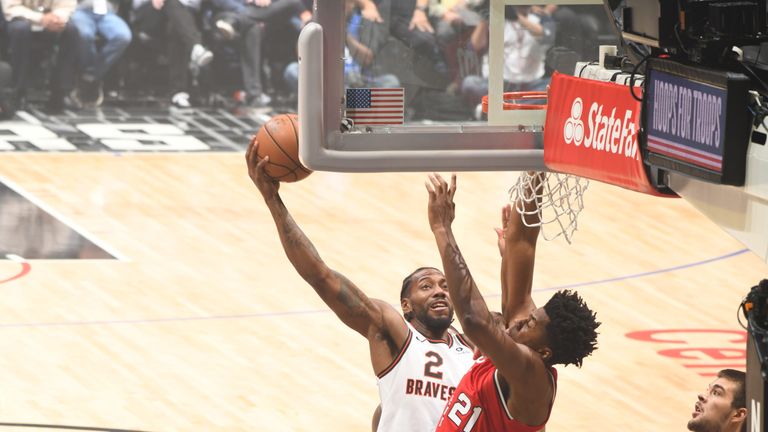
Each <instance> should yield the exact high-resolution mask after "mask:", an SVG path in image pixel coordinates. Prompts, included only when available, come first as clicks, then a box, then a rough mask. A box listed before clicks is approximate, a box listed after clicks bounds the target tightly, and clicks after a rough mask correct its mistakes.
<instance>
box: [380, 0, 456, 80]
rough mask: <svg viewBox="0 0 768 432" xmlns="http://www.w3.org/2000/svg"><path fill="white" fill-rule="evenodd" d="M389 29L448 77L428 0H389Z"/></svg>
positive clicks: (393, 34) (444, 76) (440, 73)
mask: <svg viewBox="0 0 768 432" xmlns="http://www.w3.org/2000/svg"><path fill="white" fill-rule="evenodd" d="M391 1H392V7H391V18H390V25H389V29H390V32H391V33H392V36H394V37H396V38H397V39H399V40H401V41H402V42H403V43H404V44H405V45H406V46H407V47H409V48H411V49H413V50H414V51H415V52H416V53H417V54H419V55H421V56H424V57H425V58H427V59H429V61H430V62H431V63H432V65H433V68H434V71H435V72H436V73H437V74H438V75H439V76H440V77H443V78H448V75H449V70H448V65H447V64H446V62H445V59H444V58H443V55H442V53H441V51H440V47H439V46H438V42H437V38H436V36H435V29H434V27H433V25H432V22H430V18H429V13H428V12H429V1H430V0H391Z"/></svg>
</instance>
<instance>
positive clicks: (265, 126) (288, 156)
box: [264, 122, 301, 166]
mask: <svg viewBox="0 0 768 432" xmlns="http://www.w3.org/2000/svg"><path fill="white" fill-rule="evenodd" d="M291 125H293V122H291ZM294 130H295V129H294ZM264 132H266V133H267V135H269V138H270V139H271V140H272V142H273V143H275V146H276V147H277V148H279V149H280V152H282V153H283V154H284V155H285V157H287V158H288V160H290V161H291V162H293V164H294V165H296V166H301V163H299V162H298V161H296V160H294V159H293V157H291V155H290V154H288V152H287V151H285V149H284V148H283V146H281V145H280V143H278V142H277V140H276V139H275V137H274V136H272V132H271V131H270V130H269V127H268V124H265V125H264ZM297 143H298V141H297Z"/></svg>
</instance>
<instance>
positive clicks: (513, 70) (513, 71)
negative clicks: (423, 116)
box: [462, 6, 555, 104]
mask: <svg viewBox="0 0 768 432" xmlns="http://www.w3.org/2000/svg"><path fill="white" fill-rule="evenodd" d="M550 11H551V8H540V7H531V6H507V8H506V10H505V14H506V20H505V22H504V71H503V77H504V91H505V92H517V91H538V90H546V88H547V85H548V84H549V78H548V77H546V76H545V67H544V66H545V65H544V63H545V57H546V53H547V50H548V49H549V47H550V46H552V42H553V41H554V37H555V24H554V21H552V19H551V18H550V15H549V13H550ZM471 46H472V47H473V48H474V49H476V50H478V51H485V50H487V47H488V23H487V21H483V22H481V24H479V25H478V26H477V27H476V29H475V32H474V34H473V35H472V37H471ZM483 75H484V76H468V77H466V78H465V79H464V81H463V83H462V95H463V96H464V97H465V98H466V99H467V100H468V101H469V102H470V103H475V104H479V103H480V98H481V97H482V96H484V95H486V94H488V76H487V71H484V74H483ZM521 103H524V102H521ZM532 103H538V101H533V102H532Z"/></svg>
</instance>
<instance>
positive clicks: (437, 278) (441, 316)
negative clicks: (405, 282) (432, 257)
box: [408, 269, 453, 330]
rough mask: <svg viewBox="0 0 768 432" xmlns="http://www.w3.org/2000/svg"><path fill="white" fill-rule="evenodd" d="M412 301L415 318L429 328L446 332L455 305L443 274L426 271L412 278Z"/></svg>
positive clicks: (436, 271)
mask: <svg viewBox="0 0 768 432" xmlns="http://www.w3.org/2000/svg"><path fill="white" fill-rule="evenodd" d="M411 280H412V282H411V288H410V295H409V296H408V299H409V300H410V304H411V308H413V316H414V318H415V319H418V320H419V321H421V322H422V323H424V324H425V325H426V326H427V327H430V328H433V329H436V330H445V329H446V328H448V326H449V325H450V324H451V320H452V319H453V304H452V303H451V299H450V298H449V297H448V284H447V283H446V281H445V276H444V275H443V273H442V272H440V271H438V270H435V269H424V270H421V271H420V272H418V273H416V274H415V275H413V277H412V278H411Z"/></svg>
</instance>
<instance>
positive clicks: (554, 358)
mask: <svg viewBox="0 0 768 432" xmlns="http://www.w3.org/2000/svg"><path fill="white" fill-rule="evenodd" d="M599 325H600V323H599V322H597V319H596V315H595V313H594V312H592V310H591V309H589V307H587V304H586V303H584V300H583V299H582V298H581V297H579V295H578V294H577V293H576V292H575V291H570V290H563V291H558V292H556V293H555V295H553V296H552V298H551V299H549V301H548V302H547V304H545V305H544V307H541V308H538V309H536V310H534V311H533V312H532V313H531V315H530V316H529V317H528V318H526V319H523V320H519V321H516V322H515V324H514V326H513V327H512V328H510V329H509V332H510V335H511V336H512V337H513V338H515V340H516V341H517V342H518V343H521V344H524V345H526V346H528V348H531V349H532V350H534V351H537V352H538V353H539V354H541V356H542V358H543V359H544V362H545V363H547V364H548V365H556V364H561V365H569V364H575V365H576V366H579V367H581V362H582V360H584V357H586V356H588V355H590V354H591V353H592V351H594V350H595V348H597V331H596V330H597V327H598V326H599Z"/></svg>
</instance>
